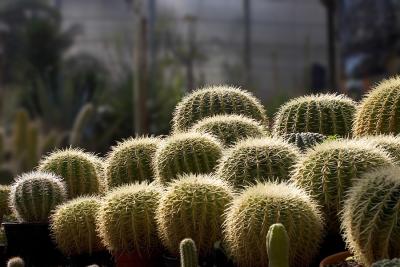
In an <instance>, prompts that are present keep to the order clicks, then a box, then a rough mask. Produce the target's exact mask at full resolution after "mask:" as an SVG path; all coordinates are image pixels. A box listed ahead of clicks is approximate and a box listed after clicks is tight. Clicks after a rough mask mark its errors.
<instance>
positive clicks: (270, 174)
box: [217, 137, 300, 188]
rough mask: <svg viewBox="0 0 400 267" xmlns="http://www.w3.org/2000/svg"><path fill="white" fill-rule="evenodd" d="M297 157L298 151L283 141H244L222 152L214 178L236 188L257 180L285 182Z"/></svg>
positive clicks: (267, 139) (275, 139) (264, 139)
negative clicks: (220, 179)
mask: <svg viewBox="0 0 400 267" xmlns="http://www.w3.org/2000/svg"><path fill="white" fill-rule="evenodd" d="M299 158H300V152H299V151H298V149H297V148H296V147H294V146H293V145H291V144H289V143H287V142H285V141H284V140H283V139H279V138H275V137H274V138H272V137H265V138H258V139H247V140H243V141H241V142H239V143H238V144H236V145H235V146H234V147H232V148H231V149H229V150H228V151H226V153H225V155H224V156H223V157H222V159H221V160H220V163H219V165H218V170H217V176H218V177H220V178H222V179H224V180H226V181H228V182H229V183H231V184H232V185H234V186H235V187H236V188H243V187H245V186H247V185H249V184H254V183H255V182H257V181H268V180H279V181H285V180H288V179H289V175H290V171H291V169H292V168H293V166H294V165H295V164H296V162H297V160H298V159H299Z"/></svg>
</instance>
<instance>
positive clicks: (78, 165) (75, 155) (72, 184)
mask: <svg viewBox="0 0 400 267" xmlns="http://www.w3.org/2000/svg"><path fill="white" fill-rule="evenodd" d="M93 159H94V155H92V154H90V153H87V152H83V151H82V150H80V149H75V148H68V149H65V150H57V151H55V152H53V153H51V154H50V155H48V156H47V157H45V158H44V159H42V160H41V162H40V163H39V170H40V171H48V172H52V173H55V174H57V175H59V176H61V177H62V178H63V180H64V181H65V183H66V184H67V191H68V196H69V197H70V198H75V197H78V196H82V195H90V194H97V193H99V191H100V189H101V174H99V173H98V171H99V166H98V163H97V162H96V161H94V160H93Z"/></svg>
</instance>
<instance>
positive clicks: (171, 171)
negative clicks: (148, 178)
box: [154, 132, 222, 185]
mask: <svg viewBox="0 0 400 267" xmlns="http://www.w3.org/2000/svg"><path fill="white" fill-rule="evenodd" d="M221 156H222V146H221V144H220V143H219V142H218V141H217V140H216V139H215V138H214V137H212V136H211V135H209V134H201V133H194V132H193V133H182V134H177V135H174V136H171V137H169V138H167V139H165V140H164V142H163V143H162V144H161V145H160V146H159V148H158V149H157V152H156V155H155V160H154V168H155V172H156V180H157V182H158V183H160V184H163V185H165V184H167V183H168V182H170V181H172V180H174V179H176V177H177V176H178V175H180V174H184V173H196V174H206V173H211V172H212V171H214V169H215V167H216V165H217V161H218V160H219V159H220V157H221Z"/></svg>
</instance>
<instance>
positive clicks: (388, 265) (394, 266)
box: [371, 258, 400, 267]
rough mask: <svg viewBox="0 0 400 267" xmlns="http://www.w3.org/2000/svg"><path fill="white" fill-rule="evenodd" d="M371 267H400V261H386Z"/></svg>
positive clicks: (397, 259) (378, 262) (396, 259)
mask: <svg viewBox="0 0 400 267" xmlns="http://www.w3.org/2000/svg"><path fill="white" fill-rule="evenodd" d="M371 267H400V259H399V258H395V259H391V260H389V259H385V260H380V261H377V262H375V263H374V264H372V266H371Z"/></svg>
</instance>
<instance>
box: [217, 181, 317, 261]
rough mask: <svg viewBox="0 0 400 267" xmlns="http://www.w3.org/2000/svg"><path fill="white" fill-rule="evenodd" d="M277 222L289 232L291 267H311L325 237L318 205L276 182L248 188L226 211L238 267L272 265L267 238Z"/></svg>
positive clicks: (227, 233) (226, 226)
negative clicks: (270, 229) (272, 226)
mask: <svg viewBox="0 0 400 267" xmlns="http://www.w3.org/2000/svg"><path fill="white" fill-rule="evenodd" d="M274 223H281V224H282V225H284V226H285V228H286V230H287V234H288V236H289V240H290V244H289V251H290V253H289V263H290V266H293V267H294V266H296V267H307V266H309V264H310V262H311V261H312V259H313V258H314V256H315V255H316V254H317V253H318V248H319V244H320V242H321V240H322V236H323V219H322V217H321V215H320V213H319V210H318V206H317V204H316V203H315V202H314V201H313V200H312V199H311V198H310V197H309V196H308V195H307V194H306V192H305V191H303V190H301V189H299V188H297V187H295V186H294V185H291V184H286V183H281V184H278V183H274V182H267V183H259V184H257V185H255V186H253V187H249V188H247V189H246V190H245V191H244V192H242V194H241V195H239V196H238V197H237V198H235V200H234V201H233V203H232V205H231V206H230V207H229V208H228V209H227V211H226V220H225V223H224V233H225V241H226V244H227V249H228V251H230V253H231V255H232V257H233V260H234V261H235V262H236V263H237V264H238V266H247V267H261V266H268V262H269V259H268V254H267V248H266V242H265V237H266V236H267V233H268V231H269V228H270V226H271V225H272V224H274ZM271 249H272V248H271Z"/></svg>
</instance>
